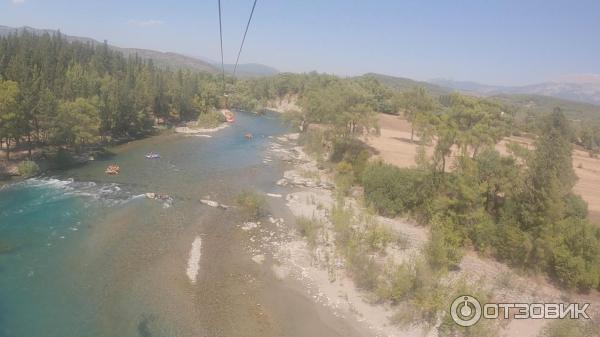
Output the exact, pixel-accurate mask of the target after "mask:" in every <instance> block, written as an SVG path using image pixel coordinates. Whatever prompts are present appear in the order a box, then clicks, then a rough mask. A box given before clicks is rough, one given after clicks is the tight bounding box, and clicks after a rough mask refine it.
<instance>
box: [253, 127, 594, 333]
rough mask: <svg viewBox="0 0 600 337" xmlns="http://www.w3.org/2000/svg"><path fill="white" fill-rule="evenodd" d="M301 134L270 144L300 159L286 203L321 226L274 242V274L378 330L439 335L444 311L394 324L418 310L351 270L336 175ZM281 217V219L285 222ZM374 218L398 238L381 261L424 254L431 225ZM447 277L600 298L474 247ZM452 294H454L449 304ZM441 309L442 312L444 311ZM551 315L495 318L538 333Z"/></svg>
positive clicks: (500, 296) (521, 293)
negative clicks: (342, 242)
mask: <svg viewBox="0 0 600 337" xmlns="http://www.w3.org/2000/svg"><path fill="white" fill-rule="evenodd" d="M297 138H298V136H297V135H295V134H293V135H288V136H284V137H278V138H277V139H275V140H274V142H273V143H272V145H271V147H270V149H269V151H270V154H271V155H274V156H279V157H281V158H282V159H284V160H286V161H288V162H290V163H291V164H292V165H293V169H291V170H288V171H286V172H285V173H284V176H283V178H281V179H280V180H279V181H278V182H277V185H279V186H282V187H285V188H289V189H290V191H289V193H288V194H287V195H286V205H287V207H288V208H289V210H290V211H291V213H292V214H293V215H294V216H295V217H296V218H297V219H298V218H305V219H311V220H312V221H314V222H316V223H318V224H320V225H321V226H322V227H321V229H320V230H319V231H318V234H317V236H316V238H307V237H302V236H301V235H299V233H298V231H297V230H294V229H290V228H288V229H289V230H290V232H289V233H288V235H287V236H286V237H285V238H282V240H281V241H280V242H277V243H274V244H273V246H274V248H275V249H274V253H273V258H274V261H275V264H274V265H273V272H274V273H275V275H277V277H278V278H280V279H286V278H292V279H296V280H299V281H301V282H302V283H303V284H304V285H305V287H306V291H308V292H309V293H310V294H311V296H312V297H313V299H314V300H315V301H316V302H318V303H321V304H323V305H325V306H327V307H329V308H330V310H332V311H333V312H334V314H335V315H336V316H339V317H344V318H352V319H356V320H358V321H360V322H362V323H363V324H364V325H366V326H368V327H369V329H370V330H371V331H372V333H373V335H375V336H406V337H412V336H414V337H416V336H438V335H439V332H438V328H440V324H442V319H441V318H439V319H438V321H437V323H434V324H433V325H431V324H423V323H421V322H417V323H413V324H408V325H406V324H404V325H398V324H395V323H394V316H397V315H398V313H399V312H400V311H402V310H404V311H407V310H408V311H410V310H413V309H411V308H408V307H406V306H402V305H400V306H398V305H394V306H392V305H391V304H390V303H386V302H385V301H378V300H377V299H376V296H374V294H373V293H372V292H369V291H363V290H361V289H359V288H358V287H357V286H356V285H355V281H354V280H353V279H352V278H351V277H350V274H349V272H348V270H347V265H346V264H347V262H346V261H345V260H344V257H343V256H341V254H340V253H339V249H338V247H336V242H335V235H336V233H335V230H334V228H333V225H332V210H333V209H334V207H335V206H336V194H335V185H334V182H333V174H332V173H331V172H329V171H328V170H324V169H320V168H319V166H318V165H317V162H316V161H315V160H314V159H312V158H311V157H310V156H309V155H307V154H306V153H305V152H304V151H303V149H302V147H300V146H298V144H297V142H296V140H297ZM353 195H354V196H353V197H346V198H345V201H344V202H345V204H346V205H347V207H348V208H349V209H351V210H352V212H353V213H354V216H355V217H356V218H362V216H363V215H365V214H367V213H368V211H367V210H366V209H365V208H364V207H363V206H362V201H361V200H362V197H361V192H360V191H357V192H356V193H353ZM282 221H283V220H281V221H280V220H277V221H276V222H275V223H276V224H277V226H282ZM375 221H376V222H377V223H378V224H379V225H381V226H383V227H384V228H386V229H387V230H390V231H391V232H393V233H394V236H395V237H396V238H399V239H398V240H395V241H394V242H391V243H390V244H389V245H388V246H387V247H386V248H385V251H384V252H382V253H380V254H376V255H373V258H374V259H375V260H376V261H377V263H380V264H381V265H384V264H386V263H390V261H391V262H392V263H395V264H402V263H408V264H410V263H411V262H412V261H414V259H415V258H417V257H420V256H422V255H423V254H424V253H423V249H424V247H425V246H426V244H427V243H428V242H429V239H430V233H429V229H428V228H427V227H424V226H420V225H417V224H415V223H414V222H412V221H410V220H408V219H390V218H385V217H381V216H375ZM358 226H362V224H358ZM259 260H261V259H260V258H259ZM440 282H441V284H443V285H446V286H448V287H449V288H452V289H455V288H457V287H458V286H459V285H460V284H468V285H469V287H473V288H477V289H480V290H482V291H485V292H486V293H488V294H490V296H491V299H493V300H494V301H495V302H499V303H509V302H525V303H559V302H565V301H567V300H568V301H571V302H580V303H592V304H594V303H599V302H598V294H597V293H593V294H587V295H581V294H574V293H570V292H567V291H563V290H560V289H557V288H556V287H554V286H553V285H551V284H550V283H549V282H548V281H547V280H544V279H542V278H539V277H532V276H527V275H519V273H518V272H516V271H514V270H512V269H511V268H509V267H508V266H506V265H503V264H501V263H499V262H497V261H494V260H491V259H487V258H483V257H481V256H478V255H477V254H476V253H475V252H467V254H466V255H465V257H464V258H463V260H462V261H461V263H460V265H459V268H458V269H457V270H453V271H450V272H449V273H448V274H447V275H445V276H443V278H442V280H441V281H440ZM451 301H452V299H448V307H449V305H450V303H451ZM592 306H593V305H592ZM402 307H403V308H402ZM444 308H446V306H444ZM445 310H446V309H444V311H445ZM589 313H590V314H591V315H595V316H597V315H598V311H597V308H592V310H589ZM439 314H440V317H443V316H444V314H445V313H442V312H440V313H439ZM548 322H549V321H548V320H507V321H502V322H500V321H498V322H491V323H490V328H491V329H493V330H495V331H497V335H507V336H508V335H518V336H531V337H534V336H537V335H538V334H539V333H540V332H541V331H542V329H543V328H544V326H545V325H546V324H547V323H548Z"/></svg>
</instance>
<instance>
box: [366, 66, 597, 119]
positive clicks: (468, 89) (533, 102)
mask: <svg viewBox="0 0 600 337" xmlns="http://www.w3.org/2000/svg"><path fill="white" fill-rule="evenodd" d="M363 76H371V77H374V78H376V79H377V80H379V81H380V82H381V83H383V84H384V85H387V86H388V87H390V88H392V89H394V90H399V91H405V90H409V89H410V88H412V87H416V86H421V87H424V88H425V89H426V90H427V91H428V92H429V94H430V95H432V96H442V95H448V94H451V93H452V92H456V91H458V92H463V93H464V94H467V95H476V96H486V97H489V98H490V99H493V100H496V101H498V102H501V103H503V104H506V105H508V106H512V107H514V108H515V110H517V112H518V113H519V114H520V115H524V114H533V115H539V114H544V113H548V112H551V111H552V110H553V109H554V108H556V107H559V108H561V109H562V110H563V111H564V112H565V113H566V114H567V116H569V118H571V119H579V120H598V119H600V106H598V105H594V104H591V103H586V102H581V101H576V100H572V99H565V98H561V97H553V96H550V95H541V94H535V93H534V94H522V93H519V92H508V93H502V92H500V91H499V90H498V88H506V87H499V86H489V85H483V84H479V83H476V82H468V81H463V82H452V81H450V82H451V83H448V81H447V80H440V81H438V82H437V83H439V84H433V83H430V82H422V81H415V80H411V79H408V78H404V77H394V76H389V75H382V74H374V73H369V74H365V75H363ZM444 84H451V85H453V87H450V86H446V85H444ZM530 90H531V89H530Z"/></svg>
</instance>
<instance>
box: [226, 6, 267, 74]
mask: <svg viewBox="0 0 600 337" xmlns="http://www.w3.org/2000/svg"><path fill="white" fill-rule="evenodd" d="M219 1H220V0H219ZM257 2H258V0H254V4H253V5H252V11H250V17H249V18H248V23H246V30H245V31H244V37H243V38H242V44H241V45H240V50H239V51H238V54H237V59H236V60H235V66H234V67H233V76H232V77H233V80H235V73H236V71H237V67H238V64H239V62H240V55H241V54H242V48H244V42H245V41H246V35H247V34H248V28H249V27H250V22H252V16H253V15H254V9H255V8H256V3H257Z"/></svg>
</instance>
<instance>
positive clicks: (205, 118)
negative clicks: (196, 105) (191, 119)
mask: <svg viewBox="0 0 600 337" xmlns="http://www.w3.org/2000/svg"><path fill="white" fill-rule="evenodd" d="M225 121H226V120H225V116H223V114H222V113H220V112H218V111H209V112H205V113H201V114H200V115H199V116H198V126H199V127H203V128H214V127H217V126H219V125H221V124H222V123H225Z"/></svg>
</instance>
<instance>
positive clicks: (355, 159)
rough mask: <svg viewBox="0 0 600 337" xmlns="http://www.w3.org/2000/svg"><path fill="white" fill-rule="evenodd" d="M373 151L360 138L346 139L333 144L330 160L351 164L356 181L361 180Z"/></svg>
mask: <svg viewBox="0 0 600 337" xmlns="http://www.w3.org/2000/svg"><path fill="white" fill-rule="evenodd" d="M369 157H371V153H370V152H369V151H368V150H367V149H366V147H365V144H364V143H362V142H361V141H359V140H345V141H341V142H336V143H334V145H333V152H332V154H331V156H330V160H331V161H332V162H333V163H340V162H346V163H348V164H350V167H351V169H352V174H353V177H354V181H355V182H360V181H361V179H362V175H363V172H364V170H365V168H366V166H367V162H368V160H369Z"/></svg>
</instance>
